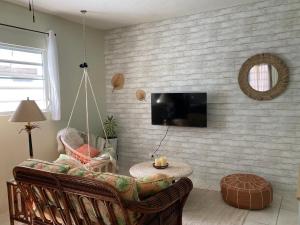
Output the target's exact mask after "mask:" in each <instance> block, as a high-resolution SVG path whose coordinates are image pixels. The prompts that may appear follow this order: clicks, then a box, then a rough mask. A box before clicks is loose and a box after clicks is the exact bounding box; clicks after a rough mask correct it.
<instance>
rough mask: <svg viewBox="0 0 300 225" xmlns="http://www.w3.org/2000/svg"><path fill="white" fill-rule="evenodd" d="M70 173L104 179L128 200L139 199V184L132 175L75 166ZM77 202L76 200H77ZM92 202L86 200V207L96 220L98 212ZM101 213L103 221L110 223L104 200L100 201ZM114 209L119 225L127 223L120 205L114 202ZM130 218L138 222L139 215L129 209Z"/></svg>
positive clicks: (108, 224) (107, 224)
mask: <svg viewBox="0 0 300 225" xmlns="http://www.w3.org/2000/svg"><path fill="white" fill-rule="evenodd" d="M68 174H69V175H73V176H80V177H87V178H93V179H95V180H99V181H102V182H104V183H107V184H109V185H111V186H113V187H115V188H116V190H117V191H118V192H119V194H120V196H121V197H122V198H123V199H126V200H135V201H138V200H139V198H138V192H137V185H136V181H135V179H134V178H132V177H128V176H123V175H118V174H113V173H96V172H92V171H88V170H86V169H85V168H73V169H71V170H70V171H69V172H68ZM75 202H76V201H75ZM91 204H92V203H90V202H88V201H86V202H85V205H86V206H87V207H86V208H87V209H89V212H88V214H89V216H90V219H91V220H93V221H96V213H95V212H94V210H93V208H92V205H91ZM98 205H99V209H100V213H101V215H102V218H103V221H104V222H105V224H106V225H110V222H109V213H108V211H107V209H106V207H105V206H104V204H103V203H102V202H100V201H99V202H98ZM75 208H77V210H78V205H75ZM113 209H114V212H115V215H116V218H117V222H118V225H126V222H125V217H124V215H123V212H122V210H121V208H120V206H118V205H116V204H114V205H113ZM128 215H129V219H130V221H131V223H132V224H136V222H137V219H138V218H139V215H138V214H137V213H135V212H132V211H128Z"/></svg>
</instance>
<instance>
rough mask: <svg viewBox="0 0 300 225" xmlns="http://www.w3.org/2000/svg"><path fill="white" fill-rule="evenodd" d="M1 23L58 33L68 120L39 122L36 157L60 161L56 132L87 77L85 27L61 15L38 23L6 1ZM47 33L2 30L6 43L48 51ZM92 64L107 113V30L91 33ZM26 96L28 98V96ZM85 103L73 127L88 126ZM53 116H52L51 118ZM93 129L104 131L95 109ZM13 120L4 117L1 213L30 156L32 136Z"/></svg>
mask: <svg viewBox="0 0 300 225" xmlns="http://www.w3.org/2000/svg"><path fill="white" fill-rule="evenodd" d="M0 21H1V23H8V24H11V25H16V26H22V27H27V28H31V29H37V30H41V31H47V30H49V29H52V30H54V31H55V32H56V34H57V41H58V47H59V63H60V75H61V77H60V78H61V97H62V118H63V120H62V121H61V122H52V121H50V120H48V121H46V122H41V123H39V124H40V126H41V129H36V130H34V131H33V145H34V146H33V147H34V156H35V158H39V159H45V160H53V159H55V157H57V155H58V153H57V151H56V139H55V138H56V133H57V131H58V130H59V129H60V128H62V127H64V126H65V125H66V121H67V119H68V116H69V112H70V110H71V107H72V104H73V101H74V98H75V94H76V91H77V86H78V85H79V81H80V78H81V70H80V68H79V67H78V65H79V64H80V63H81V62H82V52H83V44H82V27H81V25H79V24H75V23H72V22H68V21H66V20H63V19H60V18H58V17H55V16H50V15H47V14H43V13H37V15H36V23H35V24H33V23H32V17H31V14H30V13H29V12H28V10H27V9H25V8H23V7H19V6H15V5H11V4H8V3H4V2H3V1H0ZM45 38H46V37H45V36H44V35H40V34H35V33H32V32H26V31H21V30H16V29H11V28H5V27H2V26H0V42H5V43H11V44H18V45H25V46H31V47H40V48H44V47H45V45H46V39H45ZM87 42H88V63H89V68H90V76H91V80H92V82H93V84H94V87H95V92H96V95H97V100H98V102H101V104H100V108H101V109H102V112H103V113H105V108H104V106H105V105H104V104H103V101H104V96H105V90H104V89H105V85H104V83H105V78H104V72H103V71H104V56H103V34H102V32H101V31H98V30H94V29H88V30H87ZM24 98H26V96H24ZM82 100H83V99H81V100H80V101H79V105H78V107H77V109H76V113H75V114H74V120H73V121H72V123H71V125H72V126H75V127H77V128H84V121H85V120H84V116H85V114H84V110H83V109H84V105H83V101H82ZM48 116H49V115H48ZM90 119H91V128H92V130H93V131H94V132H99V128H100V123H99V122H98V117H97V115H96V111H95V108H91V118H90ZM7 120H8V116H0V127H1V129H0V143H1V146H2V150H1V151H0V165H1V166H0V184H1V189H0V199H2V201H0V212H1V211H3V210H4V209H6V210H7V207H6V204H7V197H6V186H5V182H6V180H7V179H10V178H11V177H12V168H13V167H14V166H15V165H17V164H18V163H20V162H21V161H23V160H25V159H26V158H28V156H29V153H28V146H27V145H28V139H27V134H26V133H22V134H18V131H19V129H20V128H21V127H22V124H13V123H9V122H8V121H7Z"/></svg>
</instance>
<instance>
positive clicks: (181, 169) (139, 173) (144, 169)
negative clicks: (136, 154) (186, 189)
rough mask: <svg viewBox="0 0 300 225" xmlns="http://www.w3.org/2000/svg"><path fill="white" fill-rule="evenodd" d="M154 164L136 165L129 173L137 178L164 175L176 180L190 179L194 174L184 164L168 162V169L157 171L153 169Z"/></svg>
mask: <svg viewBox="0 0 300 225" xmlns="http://www.w3.org/2000/svg"><path fill="white" fill-rule="evenodd" d="M152 163H153V162H152V161H147V162H142V163H138V164H135V165H133V166H132V167H131V168H130V169H129V173H130V175H131V176H133V177H135V178H140V177H144V176H151V175H154V174H157V173H163V174H166V175H168V176H172V177H174V178H175V179H176V180H177V179H179V178H181V177H188V176H190V175H191V174H192V173H193V169H192V167H191V166H190V165H188V164H186V163H183V162H173V161H170V162H168V163H169V166H168V167H167V168H166V169H156V168H154V167H153V165H152Z"/></svg>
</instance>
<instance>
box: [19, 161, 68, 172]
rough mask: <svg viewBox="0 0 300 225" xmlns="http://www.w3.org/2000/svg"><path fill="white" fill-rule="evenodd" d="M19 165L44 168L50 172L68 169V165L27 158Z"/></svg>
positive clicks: (66, 170)
mask: <svg viewBox="0 0 300 225" xmlns="http://www.w3.org/2000/svg"><path fill="white" fill-rule="evenodd" d="M20 166H24V167H29V168H33V169H38V170H44V171H47V172H52V173H67V172H68V171H69V170H70V168H71V167H70V166H69V165H65V164H59V163H51V162H47V161H43V160H38V159H27V160H25V161H24V162H22V163H21V164H20Z"/></svg>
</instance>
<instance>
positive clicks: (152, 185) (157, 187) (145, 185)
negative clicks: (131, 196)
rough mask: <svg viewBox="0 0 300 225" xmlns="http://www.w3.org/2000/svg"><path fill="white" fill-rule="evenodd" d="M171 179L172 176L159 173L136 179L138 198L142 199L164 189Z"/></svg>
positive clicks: (170, 183)
mask: <svg viewBox="0 0 300 225" xmlns="http://www.w3.org/2000/svg"><path fill="white" fill-rule="evenodd" d="M173 180H174V178H173V177H169V176H168V175H165V174H161V173H158V174H155V175H152V176H146V177H142V178H138V179H136V183H137V191H138V194H139V198H141V199H144V198H147V197H149V196H151V195H154V194H156V193H157V192H159V191H161V190H163V189H166V188H167V187H169V186H170V185H172V183H173Z"/></svg>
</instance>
